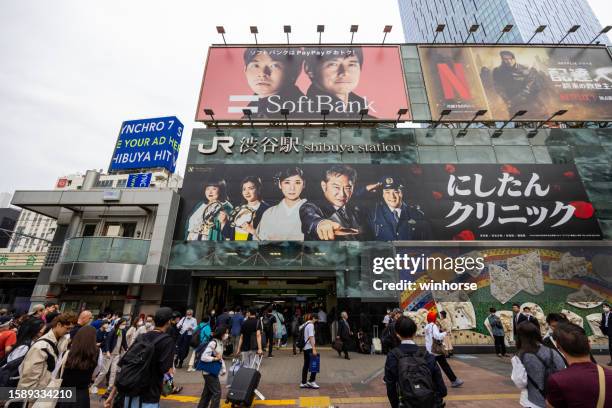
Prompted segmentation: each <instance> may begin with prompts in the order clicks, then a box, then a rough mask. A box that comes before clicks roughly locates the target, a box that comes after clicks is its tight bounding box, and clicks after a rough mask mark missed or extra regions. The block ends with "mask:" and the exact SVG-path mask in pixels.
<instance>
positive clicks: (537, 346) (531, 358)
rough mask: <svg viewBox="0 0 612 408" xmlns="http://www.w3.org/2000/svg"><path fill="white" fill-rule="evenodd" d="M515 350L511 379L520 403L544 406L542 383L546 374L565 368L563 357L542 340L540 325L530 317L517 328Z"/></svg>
mask: <svg viewBox="0 0 612 408" xmlns="http://www.w3.org/2000/svg"><path fill="white" fill-rule="evenodd" d="M516 332H517V339H516V349H517V353H516V355H515V356H514V357H512V376H511V378H512V381H513V382H514V384H515V385H516V386H517V388H518V389H519V390H521V398H520V400H519V403H520V404H521V406H522V407H529V408H544V407H545V406H546V397H545V396H544V386H545V384H546V381H548V376H550V374H553V373H555V372H557V371H559V370H562V369H564V368H565V364H564V363H563V359H562V358H561V356H560V355H559V353H556V352H555V351H553V350H552V349H550V348H548V347H546V346H544V345H543V344H542V335H541V333H540V328H539V327H538V326H536V325H535V324H533V323H532V322H529V321H524V322H523V323H521V324H519V325H518V327H517V329H516Z"/></svg>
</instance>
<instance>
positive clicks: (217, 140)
mask: <svg viewBox="0 0 612 408" xmlns="http://www.w3.org/2000/svg"><path fill="white" fill-rule="evenodd" d="M232 146H234V138H233V137H231V136H214V137H213V141H212V146H210V148H206V147H204V144H203V143H200V144H199V145H198V152H200V153H202V154H215V153H216V152H217V149H218V148H219V147H221V148H222V149H223V150H224V151H225V153H227V154H232Z"/></svg>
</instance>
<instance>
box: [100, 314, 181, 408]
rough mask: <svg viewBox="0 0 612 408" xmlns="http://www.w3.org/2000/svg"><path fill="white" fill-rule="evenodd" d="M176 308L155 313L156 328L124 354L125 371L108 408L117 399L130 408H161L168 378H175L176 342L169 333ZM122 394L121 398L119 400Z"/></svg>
mask: <svg viewBox="0 0 612 408" xmlns="http://www.w3.org/2000/svg"><path fill="white" fill-rule="evenodd" d="M171 319H172V309H170V308H169V307H162V308H160V309H159V310H157V312H156V313H155V317H154V321H155V329H153V330H152V331H150V332H147V333H145V334H142V335H140V336H139V337H138V338H137V339H136V341H135V342H134V344H133V345H132V347H130V349H129V350H128V351H127V352H126V353H125V354H124V355H123V357H122V358H121V361H119V366H120V367H121V371H119V374H118V375H117V379H116V380H115V388H114V389H113V391H114V392H113V393H112V394H111V395H110V396H109V397H108V398H107V399H106V401H105V403H104V406H105V407H111V406H112V405H113V400H114V398H121V397H123V398H125V400H124V406H125V407H126V408H141V407H142V408H156V407H159V400H160V398H161V393H162V386H163V383H164V376H165V375H166V374H168V376H169V377H170V378H172V377H173V376H174V367H173V365H172V362H173V359H174V347H175V343H174V339H173V338H172V337H171V336H169V335H168V334H167V333H166V332H167V331H168V329H169V328H170V320H171ZM116 395H119V397H116Z"/></svg>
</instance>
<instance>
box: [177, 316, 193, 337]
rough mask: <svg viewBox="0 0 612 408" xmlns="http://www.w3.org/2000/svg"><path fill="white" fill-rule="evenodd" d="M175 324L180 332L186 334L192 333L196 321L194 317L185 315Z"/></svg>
mask: <svg viewBox="0 0 612 408" xmlns="http://www.w3.org/2000/svg"><path fill="white" fill-rule="evenodd" d="M176 326H177V327H178V328H179V329H180V330H181V334H183V333H185V332H187V334H193V331H194V330H195V328H196V327H197V326H198V321H197V320H196V319H195V317H187V316H185V317H183V318H182V319H181V320H179V322H178V324H177V325H176Z"/></svg>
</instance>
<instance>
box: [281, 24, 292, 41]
mask: <svg viewBox="0 0 612 408" xmlns="http://www.w3.org/2000/svg"><path fill="white" fill-rule="evenodd" d="M283 31H284V33H285V34H287V45H289V34H290V33H291V26H290V25H286V26H283Z"/></svg>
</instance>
